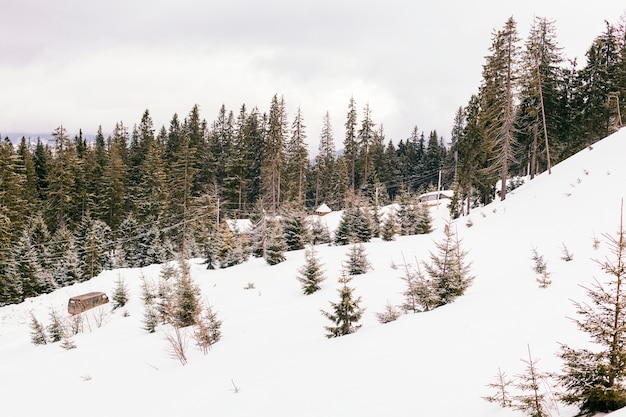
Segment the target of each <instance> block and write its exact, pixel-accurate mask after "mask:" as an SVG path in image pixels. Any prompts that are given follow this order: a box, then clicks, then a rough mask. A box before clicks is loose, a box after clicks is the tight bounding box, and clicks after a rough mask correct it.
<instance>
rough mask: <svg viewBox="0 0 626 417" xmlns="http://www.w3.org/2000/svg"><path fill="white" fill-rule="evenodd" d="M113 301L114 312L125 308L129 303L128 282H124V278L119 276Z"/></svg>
mask: <svg viewBox="0 0 626 417" xmlns="http://www.w3.org/2000/svg"><path fill="white" fill-rule="evenodd" d="M112 301H113V310H116V309H118V308H120V307H124V306H125V305H126V303H127V302H128V287H127V286H126V282H124V278H123V277H122V276H121V275H118V278H117V281H116V282H115V289H114V290H113V296H112Z"/></svg>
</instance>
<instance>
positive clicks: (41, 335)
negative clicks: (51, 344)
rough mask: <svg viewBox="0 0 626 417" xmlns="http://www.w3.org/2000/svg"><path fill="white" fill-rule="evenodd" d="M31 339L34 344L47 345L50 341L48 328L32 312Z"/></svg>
mask: <svg viewBox="0 0 626 417" xmlns="http://www.w3.org/2000/svg"><path fill="white" fill-rule="evenodd" d="M30 340H31V342H33V344H34V345H45V344H46V343H48V338H47V336H46V329H45V328H44V327H43V324H41V322H40V321H39V320H37V317H35V314H34V313H33V312H32V311H31V312H30Z"/></svg>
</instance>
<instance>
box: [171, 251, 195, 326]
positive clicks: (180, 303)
mask: <svg viewBox="0 0 626 417" xmlns="http://www.w3.org/2000/svg"><path fill="white" fill-rule="evenodd" d="M179 267H180V269H179V271H178V273H177V277H176V281H175V283H174V298H173V302H174V304H173V306H172V321H173V323H174V325H175V326H177V327H187V326H192V325H194V324H196V323H197V322H198V316H199V315H200V312H201V305H200V288H198V286H197V285H196V284H195V283H194V282H193V280H192V279H191V274H190V271H189V268H190V266H189V264H188V263H187V262H186V261H181V262H179Z"/></svg>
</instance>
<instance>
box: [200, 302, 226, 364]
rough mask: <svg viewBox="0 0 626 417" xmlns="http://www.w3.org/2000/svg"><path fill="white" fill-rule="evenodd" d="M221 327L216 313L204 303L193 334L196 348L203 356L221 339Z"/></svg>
mask: <svg viewBox="0 0 626 417" xmlns="http://www.w3.org/2000/svg"><path fill="white" fill-rule="evenodd" d="M221 327H222V321H221V320H220V319H219V318H218V317H217V312H215V311H214V310H213V307H212V306H211V305H210V304H209V303H208V302H205V303H204V306H203V307H202V314H201V315H200V317H199V318H198V322H197V323H196V326H195V328H194V333H193V336H194V339H195V340H196V343H197V345H198V347H199V348H200V349H201V350H202V351H203V352H204V354H205V355H206V353H207V352H208V350H209V349H210V348H211V346H212V345H213V344H214V343H217V342H218V341H219V340H220V338H221V337H222V331H221Z"/></svg>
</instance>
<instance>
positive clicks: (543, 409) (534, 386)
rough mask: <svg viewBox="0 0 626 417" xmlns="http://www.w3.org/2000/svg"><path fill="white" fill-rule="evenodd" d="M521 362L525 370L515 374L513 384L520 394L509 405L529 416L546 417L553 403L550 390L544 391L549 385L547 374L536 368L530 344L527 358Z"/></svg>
mask: <svg viewBox="0 0 626 417" xmlns="http://www.w3.org/2000/svg"><path fill="white" fill-rule="evenodd" d="M522 362H524V363H525V364H526V370H525V371H524V373H523V374H521V375H518V376H517V378H516V381H515V384H514V386H515V388H517V389H518V390H519V391H521V394H519V395H515V396H514V397H513V402H512V405H511V407H512V408H514V409H516V410H519V411H521V412H523V413H525V414H527V415H529V416H531V417H548V416H550V411H549V410H550V408H552V406H553V405H554V404H555V402H554V399H553V398H552V395H551V393H550V391H548V392H546V391H545V389H546V387H548V388H549V387H550V384H549V382H548V378H549V376H548V374H546V373H542V372H540V371H539V370H538V369H537V362H538V361H537V360H535V359H533V358H532V355H531V353H530V346H529V347H528V360H522Z"/></svg>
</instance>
